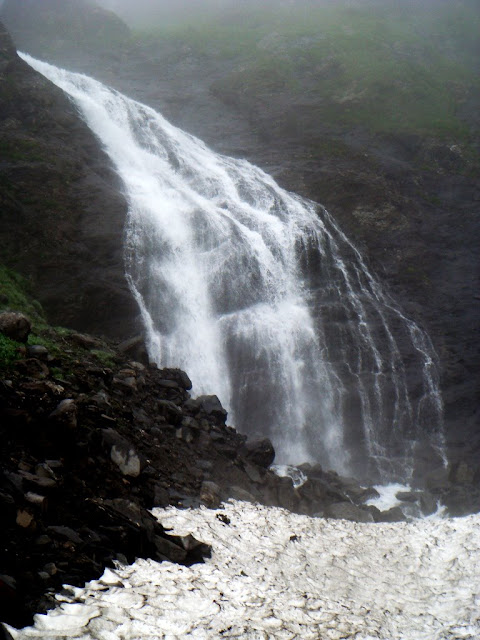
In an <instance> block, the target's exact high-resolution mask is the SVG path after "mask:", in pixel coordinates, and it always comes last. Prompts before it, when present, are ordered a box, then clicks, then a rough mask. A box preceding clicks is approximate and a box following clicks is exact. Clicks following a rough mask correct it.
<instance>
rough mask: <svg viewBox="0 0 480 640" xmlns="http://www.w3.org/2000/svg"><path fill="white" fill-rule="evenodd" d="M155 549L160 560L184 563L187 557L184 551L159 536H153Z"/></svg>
mask: <svg viewBox="0 0 480 640" xmlns="http://www.w3.org/2000/svg"><path fill="white" fill-rule="evenodd" d="M155 547H156V548H157V553H158V555H159V556H160V559H161V560H170V561H171V562H184V561H185V558H186V557H187V552H186V551H185V549H183V548H182V547H180V546H179V545H177V544H175V543H174V542H171V541H170V540H167V539H166V538H161V537H160V536H155Z"/></svg>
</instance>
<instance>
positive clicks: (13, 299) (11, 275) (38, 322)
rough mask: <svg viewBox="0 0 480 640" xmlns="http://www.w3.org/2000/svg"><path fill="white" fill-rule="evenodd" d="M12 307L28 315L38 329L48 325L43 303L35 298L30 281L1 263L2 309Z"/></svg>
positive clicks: (0, 304)
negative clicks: (32, 294)
mask: <svg viewBox="0 0 480 640" xmlns="http://www.w3.org/2000/svg"><path fill="white" fill-rule="evenodd" d="M5 309H11V310H13V311H20V312H21V313H24V314H25V315H27V316H28V317H29V318H30V320H31V321H32V323H33V325H34V327H35V328H37V329H42V328H44V327H45V326H46V320H45V314H44V312H43V309H42V305H41V304H40V303H39V302H38V301H37V300H33V298H32V296H31V292H30V287H29V283H28V281H27V280H26V279H25V278H23V277H22V276H21V275H19V274H18V273H16V272H15V271H11V270H10V269H7V268H6V267H4V266H2V265H0V311H3V310H5Z"/></svg>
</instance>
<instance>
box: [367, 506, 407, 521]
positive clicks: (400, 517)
mask: <svg viewBox="0 0 480 640" xmlns="http://www.w3.org/2000/svg"><path fill="white" fill-rule="evenodd" d="M406 519H407V518H406V517H405V515H404V513H403V511H402V510H401V508H400V507H392V508H391V509H388V511H381V512H380V515H378V516H377V517H376V518H375V522H405V521H406Z"/></svg>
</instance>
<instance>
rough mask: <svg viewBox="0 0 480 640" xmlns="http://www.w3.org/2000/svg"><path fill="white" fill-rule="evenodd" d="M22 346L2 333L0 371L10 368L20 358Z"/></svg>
mask: <svg viewBox="0 0 480 640" xmlns="http://www.w3.org/2000/svg"><path fill="white" fill-rule="evenodd" d="M19 347H21V344H20V343H19V342H15V340H11V339H10V338H7V336H5V335H3V333H0V370H2V369H6V368H8V367H10V366H11V365H12V364H13V363H14V362H15V361H16V360H18V358H19V351H18V349H19Z"/></svg>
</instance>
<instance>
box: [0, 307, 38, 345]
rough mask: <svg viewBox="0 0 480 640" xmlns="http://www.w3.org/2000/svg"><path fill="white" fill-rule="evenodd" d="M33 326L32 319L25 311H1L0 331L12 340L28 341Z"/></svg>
mask: <svg viewBox="0 0 480 640" xmlns="http://www.w3.org/2000/svg"><path fill="white" fill-rule="evenodd" d="M31 328H32V327H31V323H30V320H29V319H28V318H27V317H26V316H24V315H23V313H16V312H14V311H4V312H3V313H0V333H3V334H4V335H6V336H7V338H10V339H11V340H16V341H17V342H26V341H27V339H28V335H29V333H30V331H31Z"/></svg>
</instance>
